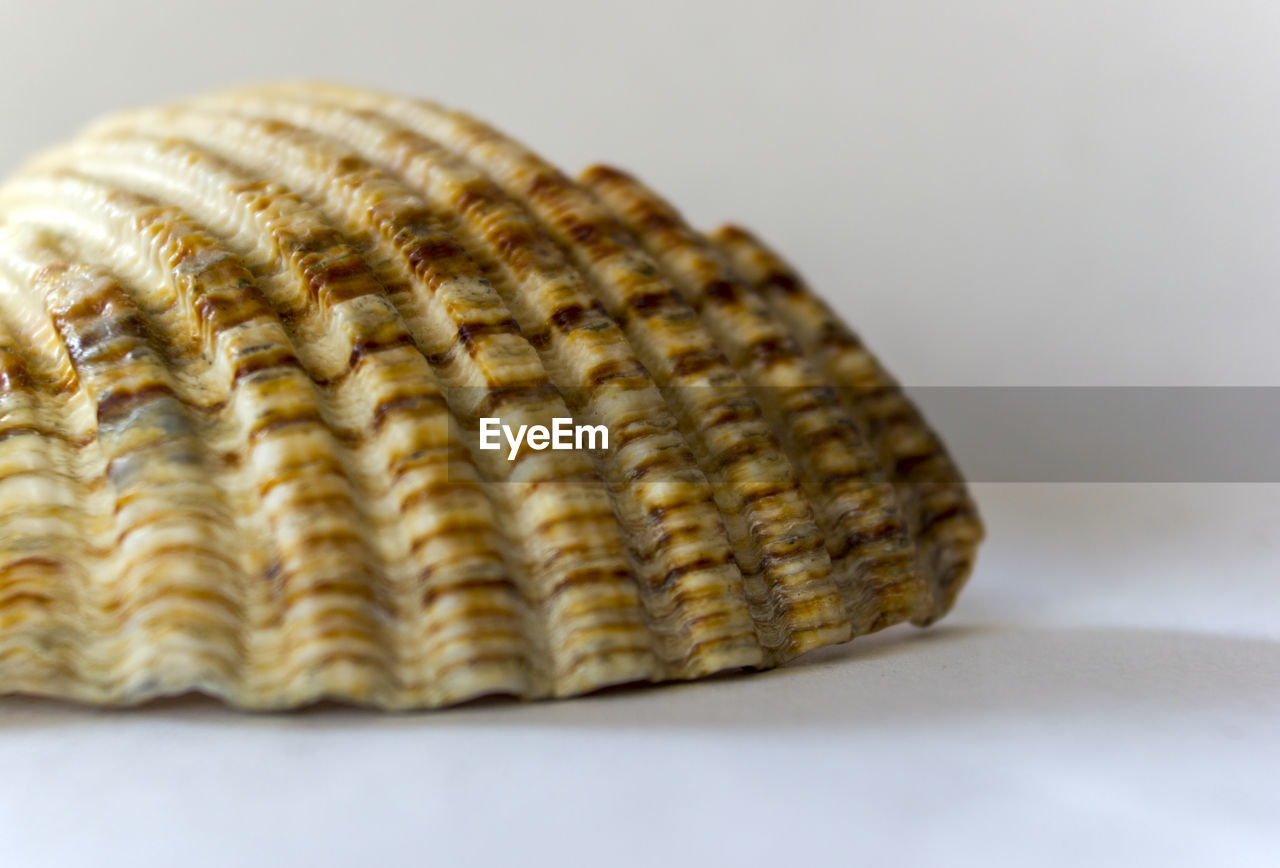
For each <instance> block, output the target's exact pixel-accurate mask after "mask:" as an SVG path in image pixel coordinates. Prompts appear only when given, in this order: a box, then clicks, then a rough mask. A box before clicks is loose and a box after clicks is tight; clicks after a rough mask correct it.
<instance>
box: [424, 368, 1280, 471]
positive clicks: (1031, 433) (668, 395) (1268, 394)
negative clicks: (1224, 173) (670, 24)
mask: <svg viewBox="0 0 1280 868" xmlns="http://www.w3.org/2000/svg"><path fill="white" fill-rule="evenodd" d="M541 388H542V389H543V390H544V392H543V393H533V392H526V393H525V394H524V395H523V396H522V397H516V392H515V391H511V390H508V391H505V392H501V391H486V390H480V389H471V388H451V389H447V390H446V395H445V396H444V397H445V398H446V401H447V403H448V405H449V407H450V408H451V410H452V411H453V414H454V418H455V421H460V422H461V427H460V428H457V429H455V433H456V436H459V437H461V439H462V442H464V443H466V445H467V447H468V449H469V450H470V451H471V452H472V454H473V456H477V457H481V458H483V460H484V462H485V463H491V462H493V461H497V460H501V461H506V460H509V456H512V454H513V452H514V453H515V454H516V455H517V456H519V457H517V458H513V459H510V460H514V461H516V462H517V463H518V462H519V461H520V460H521V459H522V458H525V457H528V456H529V454H530V444H531V443H535V444H536V445H537V446H540V447H543V448H547V449H550V448H552V447H553V446H554V441H555V437H556V434H555V432H554V431H552V430H550V429H552V427H553V422H555V418H553V417H563V418H560V424H561V425H562V426H563V427H564V430H563V431H562V432H561V434H560V439H559V442H560V443H562V444H567V445H568V446H569V447H570V448H571V449H574V450H584V451H588V452H592V453H593V454H595V455H597V456H599V455H600V454H601V453H602V452H603V451H604V450H603V449H601V448H600V446H601V443H602V442H604V441H605V439H606V438H605V437H604V436H603V433H602V432H599V431H589V430H585V429H584V430H582V431H581V432H580V431H579V430H578V429H579V427H581V426H584V425H586V424H588V423H590V422H592V421H595V422H598V421H599V420H598V419H596V420H592V419H589V418H586V417H587V416H589V415H590V413H589V406H590V405H595V406H597V407H600V406H605V405H609V404H612V403H613V402H612V400H611V399H609V398H602V397H601V396H602V394H603V393H604V392H606V391H607V390H608V389H611V388H622V389H624V390H625V389H626V388H627V387H625V386H620V387H619V386H606V387H602V388H601V389H599V390H596V391H594V392H589V391H588V390H577V391H569V392H566V391H564V390H555V389H552V388H551V387H549V386H546V385H544V386H543V387H541ZM715 391H716V390H715V389H714V388H713V387H686V388H682V389H679V390H664V395H663V397H662V398H661V399H658V403H657V405H656V407H657V408H658V409H657V410H656V411H655V414H659V413H660V411H661V407H662V405H663V403H664V402H665V404H667V405H668V406H676V405H678V404H683V405H684V406H685V408H686V410H685V412H686V413H687V414H688V415H690V416H692V417H694V418H699V419H703V420H705V422H704V424H705V425H706V426H708V428H710V427H712V426H715V425H718V424H722V423H724V422H725V420H726V419H730V417H737V416H740V417H741V418H747V417H749V416H750V415H751V413H752V410H751V405H752V404H753V400H752V399H753V398H754V404H755V405H756V408H757V409H756V410H755V411H754V412H755V414H756V416H757V418H759V412H760V411H759V409H758V408H760V407H768V408H770V410H769V412H770V413H772V414H773V419H774V421H775V422H776V421H777V420H778V419H779V418H784V419H787V420H788V422H785V423H783V424H790V422H791V421H793V420H794V419H795V418H797V417H796V416H794V415H788V413H794V414H800V413H803V412H805V411H804V409H803V408H804V407H805V406H810V407H811V406H814V405H819V406H830V407H843V408H844V409H848V408H854V409H855V411H857V412H864V413H868V414H869V415H873V416H874V415H875V414H876V413H880V414H881V417H882V418H883V417H884V415H885V414H888V415H890V416H891V417H892V414H893V413H894V412H896V411H895V410H893V409H889V410H886V407H889V408H892V407H894V406H895V402H894V400H893V394H892V393H891V392H890V393H886V392H885V390H859V389H849V388H830V389H824V390H821V392H820V395H819V397H818V399H817V400H816V401H813V402H810V403H809V404H806V403H805V401H799V400H797V398H796V392H797V390H794V389H785V390H775V389H761V388H750V389H743V388H742V387H741V386H740V385H739V386H737V387H736V389H733V390H726V391H725V393H724V394H723V395H717V394H715ZM905 393H906V394H907V396H908V397H910V398H911V399H912V401H913V402H914V403H915V405H916V406H917V407H918V408H919V409H920V410H921V411H922V412H923V414H924V417H925V419H926V420H927V421H928V423H929V425H930V427H931V428H932V429H933V430H934V431H935V432H937V433H938V434H939V435H940V436H941V438H942V440H943V441H944V443H945V444H946V446H947V449H948V451H949V452H950V453H951V455H952V456H953V457H954V458H955V460H956V461H957V463H958V464H959V465H960V468H961V470H962V471H963V473H964V476H965V478H966V479H968V480H969V481H973V482H1280V387H1161V386H1156V387H1022V386H1019V387H1001V386H991V387H987V386H964V387H956V386H947V387H938V386H933V387H919V388H908V389H906V390H905ZM553 405H555V406H558V407H559V408H560V409H559V410H554V409H550V408H551V407H552V406H553ZM615 406H616V405H615ZM896 406H898V407H899V408H900V406H901V405H896ZM530 408H533V409H532V410H531V409H530ZM689 408H693V409H689ZM700 408H707V409H700ZM782 408H791V409H790V410H786V409H782ZM841 412H842V411H841ZM486 417H487V418H488V421H486ZM621 418H627V417H626V416H625V414H623V416H622V417H621ZM657 418H658V416H657V415H655V417H654V421H655V422H656V420H657ZM461 420H465V421H461ZM733 421H735V420H734V419H730V422H729V424H732V423H733ZM508 422H513V423H515V424H512V425H511V426H510V427H511V428H512V432H511V433H512V434H514V435H519V436H521V437H522V439H520V440H519V442H518V443H516V442H514V441H512V440H510V439H509V438H508V437H507V435H506V434H505V433H504V432H503V430H502V428H501V426H502V425H504V424H507V423H508ZM521 424H527V426H528V428H529V431H528V432H525V434H523V435H521V434H520V432H519V430H518V429H519V427H520V425H521ZM537 424H542V425H544V426H546V427H547V429H548V430H547V431H545V432H541V433H542V436H541V437H540V439H535V440H533V441H531V440H529V439H527V437H528V436H529V434H531V433H532V432H533V431H534V426H535V425H537ZM718 431H719V429H718ZM716 438H722V435H721V434H720V433H717V434H716ZM482 442H484V443H486V444H487V445H485V446H481V445H480V444H481V443H482ZM607 442H608V447H607V448H608V449H609V450H616V449H617V448H619V447H620V445H625V444H626V443H627V442H628V438H627V436H626V432H625V431H618V430H612V429H611V430H610V431H609V436H608V438H607ZM719 442H721V444H722V447H723V444H724V443H725V442H726V441H724V440H723V439H720V440H719ZM479 449H486V450H491V451H488V452H485V453H483V455H480V454H479V453H478V451H477V450H479ZM795 463H796V464H797V467H796V468H795V469H796V470H797V471H798V472H799V473H800V474H801V475H802V476H803V475H804V474H805V473H807V472H808V473H811V472H812V470H808V471H806V470H804V469H803V467H802V466H801V465H805V464H806V462H805V461H799V462H795ZM518 476H519V474H517V478H518ZM627 478H628V479H634V478H635V477H633V476H631V475H628V477H627ZM660 478H661V475H660V474H658V475H654V476H646V479H647V480H648V481H658V480H659V479H660ZM738 478H739V479H740V477H738ZM612 481H626V480H625V479H623V480H612ZM762 481H763V480H762Z"/></svg>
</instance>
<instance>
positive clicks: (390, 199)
mask: <svg viewBox="0 0 1280 868" xmlns="http://www.w3.org/2000/svg"><path fill="white" fill-rule="evenodd" d="M148 123H150V121H148V120H147V119H146V118H145V117H144V116H139V117H137V118H136V119H134V120H133V121H132V123H129V124H125V125H124V127H123V129H125V130H129V129H132V130H133V131H134V132H137V133H145V132H146V130H147V125H148ZM162 125H163V126H164V127H165V128H166V129H169V130H171V131H172V132H174V133H180V134H181V135H183V136H186V137H188V138H190V139H192V140H193V141H195V142H198V143H199V144H200V145H201V146H202V147H205V148H208V149H209V150H211V151H213V152H214V153H217V154H219V155H220V156H222V157H223V158H225V159H229V160H232V161H234V162H236V163H238V164H240V165H242V166H245V167H246V168H248V169H252V170H254V171H258V172H264V173H270V174H271V175H272V176H273V177H277V178H279V179H280V180H281V181H283V182H284V183H285V184H287V185H288V186H290V187H291V188H292V189H294V190H295V191H296V192H297V193H299V194H300V195H303V196H305V197H307V198H309V199H311V200H312V201H314V202H315V203H316V204H317V205H318V206H319V207H320V209H321V211H322V212H323V213H324V214H325V215H326V217H327V218H328V219H330V220H332V221H333V222H334V223H335V224H336V225H337V226H339V227H341V228H342V229H343V231H345V232H347V233H349V234H351V235H352V236H354V237H356V238H358V239H360V241H361V242H362V243H364V244H366V245H368V247H369V248H370V249H371V250H376V251H377V252H378V253H379V254H380V256H379V258H381V259H383V262H382V263H379V264H382V265H383V267H384V269H385V270H386V271H387V272H388V273H389V279H388V280H387V281H386V282H387V283H389V284H391V285H392V287H399V288H400V291H398V292H397V291H396V289H395V288H391V292H392V296H391V297H392V299H393V300H394V301H395V303H396V305H397V307H399V308H400V309H401V312H402V313H403V314H404V319H405V321H406V323H407V325H408V326H409V328H410V330H411V331H412V332H413V334H414V337H415V339H416V340H417V343H418V345H419V346H420V347H422V348H423V350H424V351H425V352H427V354H428V359H429V360H432V361H434V360H435V359H437V358H439V357H441V356H443V357H444V358H446V359H447V361H445V362H443V363H437V364H435V366H434V368H435V371H436V375H437V376H438V377H439V379H440V381H441V383H442V384H443V385H444V386H445V387H446V395H447V397H448V399H449V403H450V406H451V407H452V408H453V409H454V411H455V412H456V413H458V414H459V416H460V417H461V418H462V419H463V420H464V424H467V425H473V424H474V423H475V419H476V417H477V416H479V415H482V414H484V413H488V414H493V415H499V414H500V415H501V416H502V417H503V419H504V421H506V422H507V423H508V424H512V425H518V424H525V423H528V424H550V421H551V419H552V418H554V417H557V416H561V417H563V416H568V415H569V413H568V410H567V408H565V406H564V404H563V401H562V400H561V399H560V397H559V395H558V394H556V392H555V390H554V389H553V388H552V387H551V385H550V383H549V381H548V379H547V376H546V372H545V370H544V369H543V367H542V364H541V362H540V360H539V359H538V357H537V354H536V352H535V351H534V350H533V348H532V347H531V346H530V345H529V344H528V342H527V341H526V340H525V339H524V338H523V336H522V335H521V334H520V333H519V328H518V325H517V324H516V322H515V320H514V319H513V318H512V317H511V315H510V313H509V311H508V310H507V309H506V307H505V305H503V303H502V301H501V298H500V297H499V296H498V295H497V293H496V292H495V291H494V290H493V288H492V287H491V286H490V285H489V284H488V282H487V281H485V280H484V279H483V277H482V276H481V275H480V274H479V273H478V270H477V267H476V266H475V264H474V263H473V262H472V261H471V260H470V259H469V258H468V257H467V255H466V252H465V250H464V249H463V247H462V246H461V244H460V243H459V242H458V241H457V240H456V239H455V238H454V237H453V236H452V235H451V234H449V233H448V232H447V230H445V228H444V227H443V226H442V225H441V224H440V223H439V221H438V220H436V219H435V217H434V216H433V215H432V213H431V211H430V209H429V208H428V207H427V206H426V205H425V203H424V202H422V200H421V199H420V198H419V197H418V196H416V195H415V194H414V193H412V192H411V191H410V190H408V189H407V188H405V187H403V185H401V184H399V183H398V182H397V181H395V180H394V179H393V178H391V177H389V176H387V175H385V174H384V173H382V172H380V171H378V170H377V168H376V167H374V166H373V165H371V164H370V163H368V162H367V161H365V160H363V159H362V158H360V157H359V156H358V155H356V154H354V153H353V152H351V151H349V150H347V149H344V148H342V147H340V146H339V145H337V144H336V143H334V142H331V141H329V140H325V139H323V138H321V137H320V136H318V135H316V134H315V133H313V132H311V131H309V130H305V129H302V128H299V127H296V126H293V125H290V124H287V123H283V122H279V121H273V120H265V121H264V120H257V119H251V118H234V117H228V116H224V115H218V114H211V113H206V112H201V111H195V110H193V111H187V112H175V113H171V114H169V115H167V116H166V117H165V118H164V120H163V124H162ZM326 171H328V172H329V174H326ZM469 334H470V336H468V335H469ZM460 348H461V351H460ZM498 395H503V396H504V400H503V402H502V403H501V405H500V406H499V405H498V404H497V403H496V402H495V400H494V399H495V396H498ZM476 460H477V463H478V464H480V465H481V466H482V467H483V468H485V469H486V471H487V472H488V473H489V474H491V475H492V476H493V477H494V478H495V479H500V480H502V481H503V482H504V483H505V484H504V485H501V486H497V487H496V488H495V491H497V492H499V493H500V494H501V495H502V496H504V497H506V498H507V499H508V500H509V501H510V506H509V515H510V516H511V518H512V521H513V522H514V523H515V524H516V525H517V526H519V527H521V532H520V534H519V539H520V541H521V542H522V543H523V544H524V547H525V552H524V556H525V562H526V566H527V568H528V569H529V575H530V583H529V584H530V588H529V592H530V595H531V596H532V598H533V600H534V602H535V604H536V605H539V606H542V607H543V609H542V613H543V615H544V616H545V618H546V623H547V629H548V635H549V637H550V642H549V647H551V648H552V649H553V650H554V653H555V655H556V659H555V660H553V667H554V669H555V674H554V677H553V681H554V689H555V690H568V691H574V692H580V691H581V690H582V689H590V688H591V687H598V686H601V681H600V679H602V678H607V679H612V682H613V683H617V682H624V681H634V680H648V679H650V678H652V677H654V676H655V675H657V674H658V673H657V672H656V671H655V667H656V666H657V665H658V662H657V661H656V660H655V659H654V658H653V655H652V637H651V634H650V633H649V631H648V630H647V629H646V627H645V620H644V617H643V613H642V611H641V607H640V602H639V598H638V595H637V588H636V583H635V581H634V579H628V578H624V577H625V576H627V575H629V572H628V571H630V570H631V569H632V566H631V563H630V560H629V557H628V555H627V551H626V546H625V544H624V542H623V530H622V528H621V527H620V526H619V524H618V522H617V519H616V517H615V515H614V513H613V509H612V505H611V503H610V500H609V497H608V493H607V491H606V489H605V487H604V484H603V482H602V481H601V480H600V479H599V477H598V476H597V475H596V474H595V471H594V468H593V467H592V465H591V462H590V460H589V458H588V457H586V456H584V455H580V454H576V453H564V452H544V453H535V452H531V451H528V450H526V451H525V452H524V453H522V455H521V456H520V459H519V460H517V461H515V462H508V461H507V460H506V458H505V456H504V455H502V454H499V453H498V452H477V454H476ZM571 480H578V483H577V484H572V483H571ZM542 511H549V512H552V513H558V512H566V511H568V512H574V513H576V515H577V520H576V523H575V529H574V531H573V532H572V534H573V535H574V536H576V537H580V538H583V539H587V540H590V541H591V542H592V545H591V547H590V550H589V551H584V552H571V551H568V550H566V549H564V548H563V546H561V545H560V544H559V542H558V541H557V539H556V538H555V537H554V536H551V535H547V536H545V537H544V536H540V535H539V534H538V532H537V527H536V522H534V521H533V519H534V517H535V516H537V515H538V513H540V512H542ZM565 576H574V577H576V578H575V581H574V582H573V583H572V587H570V588H569V592H568V593H560V594H554V595H553V594H550V593H549V592H548V589H550V588H556V587H561V586H563V585H564V584H565V581H564V577H565ZM628 598H629V599H631V600H632V602H631V604H629V605H621V606H620V605H615V603H616V601H617V600H619V599H628ZM597 658H599V659H597ZM609 672H612V673H613V674H612V675H609V674H608V673H609Z"/></svg>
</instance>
